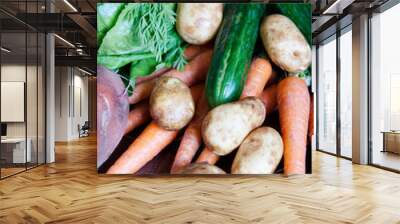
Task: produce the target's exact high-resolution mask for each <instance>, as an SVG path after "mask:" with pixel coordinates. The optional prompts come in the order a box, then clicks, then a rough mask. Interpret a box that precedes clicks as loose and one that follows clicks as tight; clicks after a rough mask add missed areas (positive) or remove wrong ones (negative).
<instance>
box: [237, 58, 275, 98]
mask: <svg viewBox="0 0 400 224" xmlns="http://www.w3.org/2000/svg"><path fill="white" fill-rule="evenodd" d="M271 74H272V67H271V63H270V62H269V61H268V60H266V59H264V58H256V59H254V60H253V62H252V63H251V66H250V69H249V73H248V75H247V79H246V84H245V85H244V88H243V91H242V95H241V97H240V98H244V97H246V96H259V95H260V94H261V93H262V91H263V89H264V87H265V84H267V82H268V80H269V78H270V77H271Z"/></svg>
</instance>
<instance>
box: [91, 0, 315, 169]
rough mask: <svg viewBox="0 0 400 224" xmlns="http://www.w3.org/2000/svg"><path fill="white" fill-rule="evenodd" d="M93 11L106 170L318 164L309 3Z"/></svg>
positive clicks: (109, 6)
mask: <svg viewBox="0 0 400 224" xmlns="http://www.w3.org/2000/svg"><path fill="white" fill-rule="evenodd" d="M300 17H301V18H300ZM97 19H98V34H97V37H98V43H99V46H98V56H97V62H98V64H99V65H98V130H99V132H98V162H97V164H98V171H99V172H100V173H107V174H138V175H141V174H175V175H198V174H208V175H224V174H275V173H278V174H284V175H293V174H305V173H310V172H311V164H308V163H307V162H306V161H310V160H309V159H308V157H307V156H310V153H309V150H311V148H310V144H311V143H310V142H311V136H312V134H313V133H312V131H313V120H312V119H313V105H312V104H313V103H312V97H311V96H310V95H312V94H311V93H310V90H309V88H308V84H309V83H308V82H309V80H310V66H311V47H310V40H311V22H310V21H311V10H310V5H308V4H295V3H290V4H289V3H285V4H263V3H224V4H223V3H101V4H99V5H98V18H97ZM307 21H309V22H307ZM307 23H308V24H307Z"/></svg>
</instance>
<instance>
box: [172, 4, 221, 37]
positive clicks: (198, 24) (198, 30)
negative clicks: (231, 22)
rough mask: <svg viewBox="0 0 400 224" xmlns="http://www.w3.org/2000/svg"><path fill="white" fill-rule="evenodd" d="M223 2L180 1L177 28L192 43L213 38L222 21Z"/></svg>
mask: <svg viewBox="0 0 400 224" xmlns="http://www.w3.org/2000/svg"><path fill="white" fill-rule="evenodd" d="M223 8H224V7H223V4H222V3H178V9H177V13H176V14H177V15H176V30H177V31H178V33H179V35H180V36H181V37H182V39H184V40H185V41H186V42H188V43H190V44H197V45H198V44H204V43H207V42H208V41H209V40H211V39H212V38H213V37H214V36H215V34H216V33H217V31H218V28H219V26H220V24H221V22H222V14H223Z"/></svg>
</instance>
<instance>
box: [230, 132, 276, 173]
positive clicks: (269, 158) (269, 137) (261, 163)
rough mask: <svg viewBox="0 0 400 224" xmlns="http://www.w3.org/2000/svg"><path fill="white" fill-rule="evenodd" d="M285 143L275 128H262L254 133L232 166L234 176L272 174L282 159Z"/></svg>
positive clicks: (245, 141) (247, 138)
mask: <svg viewBox="0 0 400 224" xmlns="http://www.w3.org/2000/svg"><path fill="white" fill-rule="evenodd" d="M282 155H283V141H282V137H281V135H280V134H279V133H278V132H277V131H276V130H275V129H273V128H270V127H260V128H257V129H255V130H254V131H252V132H251V133H250V134H249V135H248V136H247V137H246V139H245V140H244V141H243V143H242V144H241V145H240V148H239V150H238V152H237V153H236V156H235V159H234V161H233V164H232V168H231V172H232V174H272V173H274V171H275V169H276V167H277V166H278V164H279V162H280V161H281V159H282Z"/></svg>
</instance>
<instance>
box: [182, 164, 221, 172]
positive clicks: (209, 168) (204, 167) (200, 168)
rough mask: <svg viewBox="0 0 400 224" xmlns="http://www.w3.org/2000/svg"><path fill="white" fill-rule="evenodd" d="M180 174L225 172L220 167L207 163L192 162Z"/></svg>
mask: <svg viewBox="0 0 400 224" xmlns="http://www.w3.org/2000/svg"><path fill="white" fill-rule="evenodd" d="M180 174H226V173H225V171H223V170H222V169H221V168H219V167H217V166H214V165H210V164H207V163H192V164H190V165H189V166H187V167H185V168H184V169H183V170H182V171H181V172H180Z"/></svg>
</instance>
